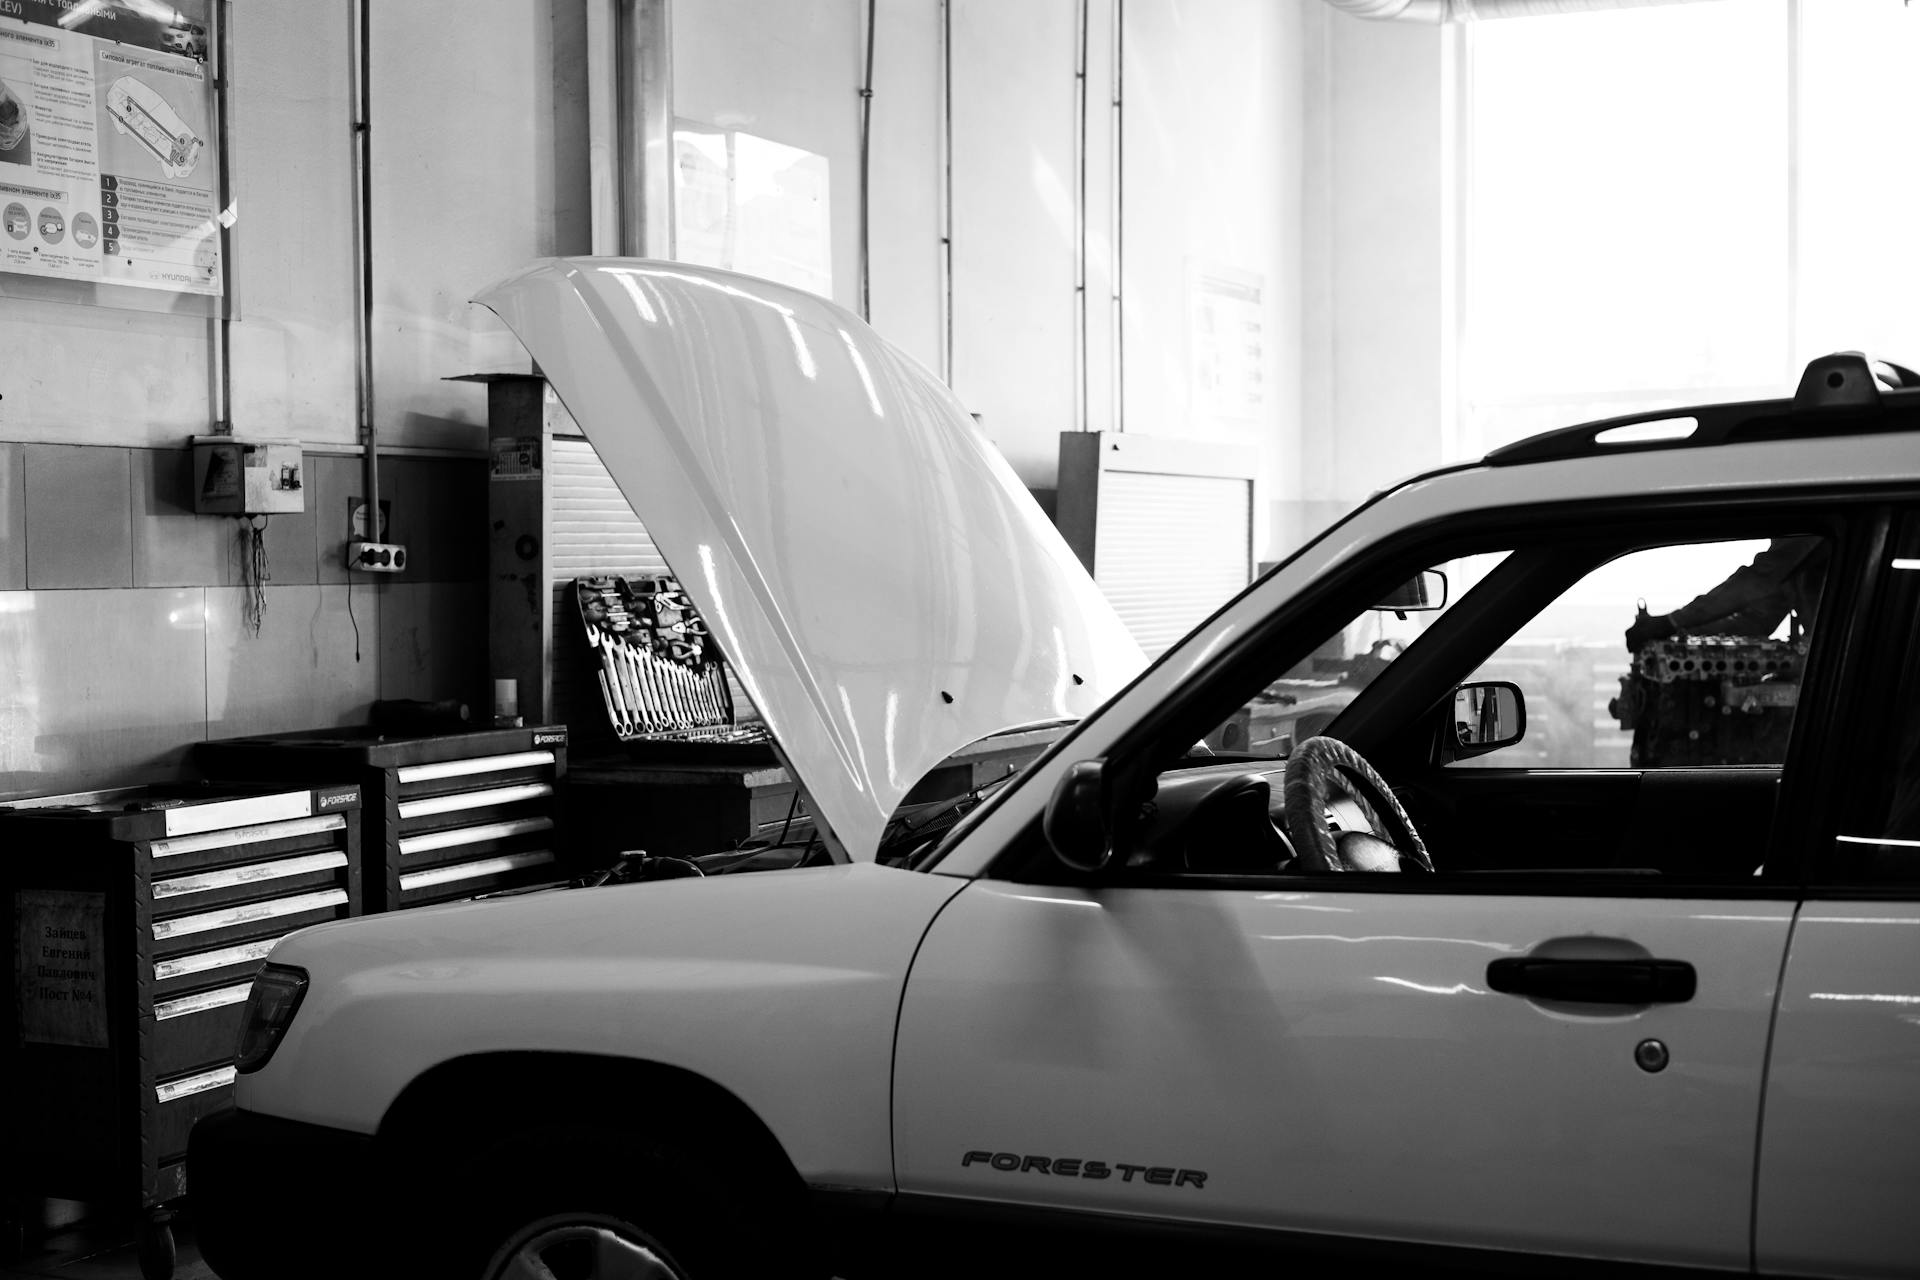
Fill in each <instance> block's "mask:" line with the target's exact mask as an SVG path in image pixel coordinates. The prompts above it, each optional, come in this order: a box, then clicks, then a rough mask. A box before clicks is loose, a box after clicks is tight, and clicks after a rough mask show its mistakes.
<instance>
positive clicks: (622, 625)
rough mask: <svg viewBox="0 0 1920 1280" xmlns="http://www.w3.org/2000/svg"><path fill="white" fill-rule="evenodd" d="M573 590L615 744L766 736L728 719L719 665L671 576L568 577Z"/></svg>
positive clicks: (710, 642) (728, 696) (700, 623)
mask: <svg viewBox="0 0 1920 1280" xmlns="http://www.w3.org/2000/svg"><path fill="white" fill-rule="evenodd" d="M573 593H574V600H575V602H576V603H577V604H578V606H579V609H580V621H581V624H582V626H583V627H584V629H585V631H586V637H587V645H588V647H589V648H590V649H591V650H592V651H593V653H594V656H595V659H596V663H597V667H598V669H597V671H596V672H595V677H596V679H597V680H598V682H599V686H600V698H601V702H602V703H603V705H604V706H605V707H606V711H607V719H608V721H609V722H610V723H611V724H612V725H613V730H614V733H615V734H616V735H618V737H619V738H620V740H621V741H622V742H632V741H636V740H648V741H657V740H662V739H664V740H671V741H681V742H712V743H742V744H744V743H757V742H764V741H765V740H766V734H765V731H764V730H762V729H760V728H759V727H757V726H740V725H736V724H734V722H733V697H732V694H731V693H730V692H729V690H728V688H727V674H726V667H725V665H724V664H723V663H722V662H721V660H720V654H719V651H718V650H717V649H716V648H715V647H714V645H713V637H712V634H711V633H710V632H709V631H708V630H707V624H706V622H705V620H704V619H702V618H701V617H700V615H699V613H698V612H696V611H695V609H694V607H693V602H692V601H691V600H689V599H688V598H687V595H686V592H685V591H683V590H682V589H681V587H680V584H679V582H678V581H677V580H675V579H673V578H671V577H658V578H635V579H633V580H631V581H629V580H628V579H626V578H619V577H608V578H576V579H575V580H574V583H573Z"/></svg>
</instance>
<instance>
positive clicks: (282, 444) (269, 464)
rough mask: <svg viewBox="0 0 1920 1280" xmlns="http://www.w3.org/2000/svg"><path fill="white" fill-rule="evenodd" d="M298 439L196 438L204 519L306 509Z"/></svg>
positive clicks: (196, 485) (196, 478)
mask: <svg viewBox="0 0 1920 1280" xmlns="http://www.w3.org/2000/svg"><path fill="white" fill-rule="evenodd" d="M304 472H305V464H304V462H303V461H302V458H301V452H300V442H299V441H298V440H266V439H260V438H244V437H241V436H195V437H194V438H193V495H194V496H193V509H194V510H195V511H197V512H199V513H200V514H201V515H213V516H269V515H281V514H286V513H291V512H298V511H305V510H306V509H307V490H306V478H305V474H304Z"/></svg>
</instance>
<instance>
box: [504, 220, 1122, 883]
mask: <svg viewBox="0 0 1920 1280" xmlns="http://www.w3.org/2000/svg"><path fill="white" fill-rule="evenodd" d="M475 301H476V302H479V303H482V304H483V305H485V306H487V307H489V308H491V309H492V310H493V311H494V312H496V313H497V314H498V315H499V316H500V318H501V319H502V320H504V321H505V322H506V324H507V325H508V327H509V328H511V329H512V330H513V331H514V333H515V334H517V335H518V336H519V338H520V341H521V342H522V343H523V344H525V346H526V348H527V350H528V351H529V352H531V353H532V355H533V358H534V359H535V360H536V361H537V362H538V363H539V366H540V369H541V371H542V372H543V373H544V374H545V375H546V377H547V379H548V381H549V382H550V383H551V385H552V386H553V389H554V391H555V393H556V394H558V395H559V397H560V399H561V401H562V402H563V403H564V404H565V405H566V406H567V409H568V410H569V411H570V412H571V413H572V414H573V417H574V418H575V420H576V421H577V422H578V423H579V424H580V427H581V429H582V430H583V431H585V432H586V434H587V437H588V439H590V440H591V441H592V442H593V447H594V449H595V450H596V451H597V452H598V453H599V455H600V458H601V460H602V461H603V462H604V463H605V464H606V466H607V470H608V471H609V472H611V473H612V475H613V478H614V481H615V482H616V483H617V484H618V485H619V486H620V490H621V492H622V493H624V494H625V495H626V498H627V501H628V502H629V503H630V504H632V506H633V509H634V511H635V512H636V513H637V514H638V515H639V516H640V518H641V519H642V520H643V521H644V522H645V523H646V526H647V530H648V532H649V533H651V534H652V535H653V540H654V543H655V545H656V546H658V547H659V549H660V553H661V555H662V556H664V557H665V558H666V560H667V563H668V564H669V565H671V566H672V567H673V570H674V572H675V574H676V575H677V576H678V577H679V579H680V581H681V584H682V585H683V586H684V587H685V588H686V590H687V593H688V594H689V595H690V596H691V597H692V598H693V602H694V604H695V605H696V606H697V607H698V608H699V610H700V612H701V613H702V614H703V615H704V616H705V617H706V619H707V623H708V625H709V627H711V629H712V631H713V634H714V637H715V639H716V641H717V642H718V643H719V645H720V648H721V651H722V652H723V653H724V654H725V655H726V658H727V660H728V661H729V662H731V663H732V664H733V668H734V671H735V673H736V674H737V676H738V677H739V679H740V682H741V684H742V685H743V686H745V688H746V690H747V693H748V694H749V695H750V696H751V697H752V699H753V702H754V705H755V706H756V707H758V708H759V710H760V714H761V715H762V716H764V717H765V719H766V721H767V725H768V728H769V729H770V730H771V731H772V733H773V735H774V737H775V739H776V741H777V742H778V743H779V745H780V748H781V751H782V754H783V755H784V756H785V758H786V760H787V761H788V763H789V764H790V765H791V767H792V768H793V769H794V771H795V772H796V773H797V774H798V775H799V782H800V784H801V785H802V786H803V787H805V789H806V791H807V793H808V795H809V796H810V797H811V798H812V801H813V804H814V808H815V813H816V817H817V818H818V819H819V820H820V821H821V823H822V824H823V825H825V826H827V827H829V828H830V829H831V833H832V837H833V838H834V839H835V840H836V841H837V843H838V845H839V847H840V849H841V850H842V851H844V853H845V854H846V855H847V856H850V857H852V858H855V859H868V858H871V857H873V856H874V851H875V850H876V848H877V847H878V845H879V842H880V836H881V833H882V831H883V830H884V828H885V826H886V823H887V820H888V818H889V817H890V816H891V815H892V813H893V810H894V808H895V806H897V805H898V804H899V803H900V801H901V799H902V798H903V797H904V796H905V795H906V794H907V791H908V789H909V788H911V787H912V786H913V785H914V783H915V782H917V781H918V780H919V779H920V778H921V776H922V775H924V774H925V773H926V772H927V771H928V770H929V769H931V768H933V767H934V766H935V765H937V764H938V763H940V761H941V760H943V759H945V758H946V757H947V756H949V755H951V754H952V753H953V752H955V751H957V750H959V749H960V748H961V747H964V746H966V745H967V744H968V743H970V742H974V741H976V740H978V739H980V738H983V737H986V736H987V735H989V734H993V733H998V732H1001V731H1004V730H1007V729H1012V728H1017V727H1019V726H1022V725H1032V724H1038V723H1043V722H1048V721H1058V720H1063V719H1068V718H1078V717H1080V716H1083V715H1085V714H1086V713H1087V712H1088V711H1091V710H1092V709H1093V708H1094V707H1095V706H1097V705H1098V704H1099V703H1100V702H1101V701H1102V700H1104V699H1105V698H1106V697H1107V696H1108V695H1109V694H1111V693H1114V692H1116V691H1117V690H1118V689H1119V688H1120V687H1121V686H1122V685H1123V684H1125V683H1126V682H1127V681H1128V680H1130V679H1131V678H1132V677H1133V676H1134V675H1135V674H1136V673H1137V672H1138V671H1139V670H1140V669H1141V667H1142V666H1143V665H1144V659H1143V657H1142V655H1141V652H1140V649H1139V646H1138V645H1136V644H1135V643H1134V642H1133V640H1132V638H1131V637H1130V636H1128V634H1127V632H1126V631H1125V629H1124V628H1123V627H1122V626H1121V623H1120V620H1119V618H1117V617H1116V616H1115V615H1114V612H1113V609H1112V607H1111V606H1109V605H1108V604H1107V602H1106V599H1105V598H1104V597H1103V596H1101V594H1100V593H1099V591H1098V589H1097V588H1096V587H1095V586H1094V585H1093V581H1092V579H1091V578H1090V577H1088V575H1087V573H1086V570H1085V569H1084V568H1082V567H1081V565H1080V562H1079V560H1078V559H1076V558H1075V556H1074V554H1073V552H1072V551H1071V550H1070V549H1069V548H1068V547H1067V545H1066V543H1065V542H1064V541H1063V540H1062V539H1061V537H1060V535H1059V533H1058V532H1056V531H1055V529H1054V528H1053V525H1052V524H1051V523H1050V522H1049V521H1048V520H1047V518H1046V516H1045V514H1044V513H1042V512H1041V510H1040V508H1039V507H1038V506H1037V505H1036V504H1035V503H1034V501H1033V498H1032V496H1031V495H1030V494H1028V492H1027V491H1026V489H1025V488H1024V487H1023V486H1022V485H1021V483H1020V481H1019V480H1018V478H1016V477H1015V475H1014V474H1013V471H1012V469H1011V468H1010V467H1009V466H1008V465H1007V463H1006V461H1005V460H1004V459H1003V458H1002V457H1001V456H1000V454H999V453H998V451H996V450H995V449H994V447H993V446H992V445H991V444H990V443H988V441H987V440H986V438H985V437H984V436H983V435H981V433H980V430H979V428H978V427H977V426H976V425H975V424H974V422H973V421H972V419H971V418H970V417H969V416H968V414H967V412H966V411H965V410H964V409H962V408H961V407H960V403H959V402H958V401H957V400H955V399H954V397H953V395H952V393H951V392H949V391H948V390H947V388H946V387H945V386H943V385H942V384H941V383H940V381H939V380H938V379H937V378H935V377H934V376H933V375H932V374H930V373H929V372H927V370H926V369H924V368H922V367H921V366H920V365H919V364H918V363H916V362H915V361H914V360H912V359H911V358H909V357H908V356H906V355H904V354H903V353H901V352H900V351H898V350H896V349H895V348H894V347H893V346H891V345H890V344H888V343H887V342H885V341H884V340H882V339H881V338H880V337H879V335H877V334H875V333H874V332H873V330H871V329H870V328H868V327H867V325H866V324H865V323H864V322H862V321H861V320H860V319H859V318H858V317H856V316H854V315H853V314H852V313H850V312H848V311H845V310H843V309H842V308H840V307H838V306H835V305H834V304H832V303H830V302H827V301H826V300H824V299H822V298H819V297H816V296H814V295H813V294H810V293H804V292H802V291H800V290H798V289H793V288H789V287H787V286H784V285H778V284H772V283H769V282H767V281H764V280H756V279H753V278H751V277H748V276H740V275H735V274H733V273H731V272H726V271H716V270H712V269H710V268H703V267H694V266H687V265H684V264H680V263H670V262H648V261H641V260H633V259H620V258H571V259H548V260H544V261H541V262H537V263H535V264H533V265H532V266H530V267H527V268H526V269H524V270H522V271H520V272H519V273H518V274H516V275H513V276H511V277H509V278H508V279H506V280H503V281H501V282H500V283H498V284H496V285H494V286H492V287H491V288H489V289H487V290H485V291H484V292H483V293H481V294H480V295H479V296H478V297H477V298H476V299H475Z"/></svg>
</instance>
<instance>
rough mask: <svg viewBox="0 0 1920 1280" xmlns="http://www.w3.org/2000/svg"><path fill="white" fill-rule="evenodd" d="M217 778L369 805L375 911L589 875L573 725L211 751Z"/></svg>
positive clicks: (230, 742) (210, 767)
mask: <svg viewBox="0 0 1920 1280" xmlns="http://www.w3.org/2000/svg"><path fill="white" fill-rule="evenodd" d="M196 756H197V759H198V761H199V764H200V767H201V768H202V769H203V770H204V771H205V772H207V773H208V774H210V775H213V776H218V777H225V778H243V779H247V780H252V781H276V782H284V783H291V782H296V781H298V782H303V783H306V784H312V783H314V782H316V781H340V782H352V783H355V784H357V785H358V786H359V787H360V788H361V791H362V794H363V796H364V798H365V805H364V814H365V821H366V831H365V839H364V840H363V842H362V845H361V849H362V864H361V878H362V882H363V884H364V885H365V891H366V904H367V910H368V911H394V910H399V909H401V908H404V907H417V906H427V905H430V904H433V903H441V902H457V901H460V900H462V899H466V898H472V897H476V896H479V895H481V894H488V893H496V892H500V891H503V890H509V889H524V888H529V887H534V886H539V885H544V884H560V883H564V882H565V881H567V880H568V879H570V878H571V877H572V876H574V875H577V874H579V872H580V871H581V870H583V869H585V868H584V867H583V866H582V865H580V863H579V860H578V859H577V858H574V857H571V856H569V849H568V847H567V846H566V845H565V844H564V843H563V839H562V837H563V835H564V831H563V823H562V818H561V805H560V801H561V790H562V788H563V786H564V780H565V778H566V772H567V730H566V727H565V726H563V725H556V726H544V725H543V726H534V727H531V728H517V729H486V730H476V731H473V732H468V733H448V734H434V735H423V736H382V735H379V734H376V733H374V732H373V731H371V730H366V731H356V730H343V729H327V730H316V731H313V732H310V733H294V734H281V735H276V736H272V737H264V738H234V739H227V740H224V741H216V742H207V743H202V744H201V745H200V746H199V747H198V748H197V749H196Z"/></svg>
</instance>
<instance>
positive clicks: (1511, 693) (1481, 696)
mask: <svg viewBox="0 0 1920 1280" xmlns="http://www.w3.org/2000/svg"><path fill="white" fill-rule="evenodd" d="M1526 732H1527V700H1526V698H1525V697H1524V696H1522V694H1521V692H1520V686H1519V685H1517V684H1514V683H1513V682H1511V681H1509V680H1477V681H1475V682H1474V683H1472V684H1463V685H1461V686H1460V687H1459V688H1458V689H1455V690H1454V691H1453V719H1452V733H1451V740H1450V742H1449V751H1450V754H1451V755H1452V756H1453V758H1454V759H1456V760H1463V759H1465V758H1467V757H1468V756H1479V755H1485V754H1486V753H1487V752H1489V751H1498V750H1499V749H1500V748H1502V747H1510V746H1512V745H1513V744H1514V743H1516V742H1518V741H1520V739H1521V738H1523V737H1525V736H1526Z"/></svg>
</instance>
